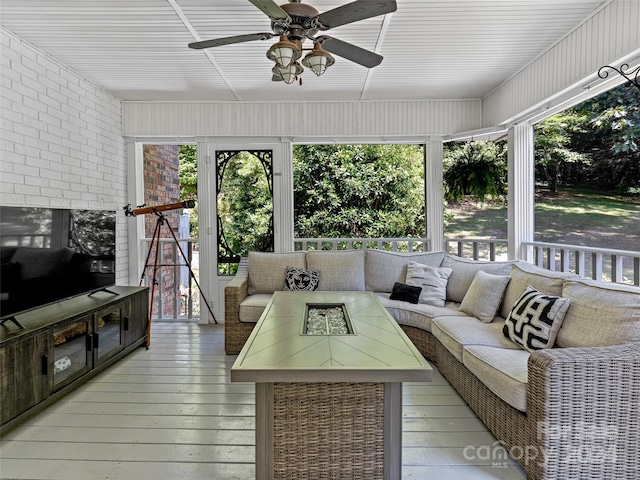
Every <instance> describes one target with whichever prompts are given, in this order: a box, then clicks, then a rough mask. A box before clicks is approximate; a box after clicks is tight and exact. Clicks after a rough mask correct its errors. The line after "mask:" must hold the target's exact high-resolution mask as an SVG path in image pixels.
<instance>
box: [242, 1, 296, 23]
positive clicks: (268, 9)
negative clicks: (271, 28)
mask: <svg viewBox="0 0 640 480" xmlns="http://www.w3.org/2000/svg"><path fill="white" fill-rule="evenodd" d="M249 1H250V2H251V3H253V4H254V5H255V6H256V7H258V8H259V9H260V10H262V11H263V12H264V13H265V14H266V15H268V16H269V17H270V18H275V19H276V20H286V21H287V22H290V21H291V17H289V15H288V14H287V12H285V11H284V10H283V9H282V8H280V5H278V4H277V3H276V2H274V1H273V0H249Z"/></svg>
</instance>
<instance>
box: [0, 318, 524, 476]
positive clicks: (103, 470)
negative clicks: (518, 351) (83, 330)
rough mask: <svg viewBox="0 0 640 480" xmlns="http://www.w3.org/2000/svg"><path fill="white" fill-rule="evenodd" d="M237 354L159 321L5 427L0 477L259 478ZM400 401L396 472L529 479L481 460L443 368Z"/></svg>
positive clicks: (249, 402) (219, 340) (490, 441)
mask: <svg viewBox="0 0 640 480" xmlns="http://www.w3.org/2000/svg"><path fill="white" fill-rule="evenodd" d="M234 360H235V356H227V355H225V354H224V329H223V327H222V326H219V325H214V326H208V325H197V324H185V323H178V324H174V323H158V322H157V323H155V324H154V325H153V328H152V341H151V347H150V349H149V350H145V349H144V348H140V349H139V350H137V351H135V352H133V353H132V354H130V355H129V356H127V357H126V358H124V359H123V360H121V361H120V362H118V363H117V364H115V365H114V366H112V367H111V368H109V369H108V370H107V371H105V372H103V373H101V374H100V375H98V376H97V377H95V378H94V379H93V380H92V381H90V382H88V383H86V384H85V385H83V386H81V387H80V388H79V389H77V390H75V391H74V392H72V393H70V394H69V395H67V396H66V397H64V398H63V399H61V400H60V401H59V402H58V403H56V404H55V405H53V406H51V407H50V408H48V409H47V410H45V411H44V412H42V413H41V414H39V415H38V416H36V417H34V418H33V419H32V420H30V421H28V422H27V423H25V424H23V425H21V426H20V427H18V428H17V429H15V430H14V431H12V432H10V433H9V434H7V435H6V436H5V437H4V438H3V439H2V442H1V445H0V477H1V478H3V479H14V478H16V479H17V478H20V479H64V480H71V479H83V480H92V479H117V480H128V479H135V480H140V479H153V480H162V479H171V480H178V479H189V480H199V479H214V480H227V479H240V480H248V479H252V478H255V466H254V463H253V462H254V392H253V390H254V388H253V384H238V383H231V382H230V379H229V368H230V367H231V365H232V364H233V361H234ZM403 403H404V407H403V449H402V454H403V479H405V480H408V479H435V480H438V479H446V480H490V479H491V480H516V479H517V480H523V479H526V475H525V474H524V472H523V470H522V469H521V468H520V466H519V465H517V464H516V463H515V462H514V461H513V460H510V459H509V460H506V461H505V460H500V459H499V458H498V459H495V458H487V457H488V456H489V457H490V456H491V455H486V454H487V451H495V443H494V442H496V439H495V438H494V437H493V436H492V435H491V433H489V432H488V430H487V429H486V428H485V426H484V425H483V424H482V422H480V420H478V419H477V418H476V416H475V415H474V413H473V412H472V411H471V409H470V408H469V407H468V406H467V405H466V404H465V403H464V401H463V400H462V399H461V398H460V397H459V396H458V395H457V394H456V393H455V391H454V390H453V388H451V386H450V385H449V384H448V383H447V381H446V380H445V379H444V378H443V377H442V376H441V375H440V374H439V373H438V372H435V375H434V381H433V382H432V383H416V384H406V385H405V386H404V400H403ZM478 447H484V450H483V449H480V450H478ZM483 452H484V453H483Z"/></svg>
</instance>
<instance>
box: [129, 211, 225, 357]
mask: <svg viewBox="0 0 640 480" xmlns="http://www.w3.org/2000/svg"><path fill="white" fill-rule="evenodd" d="M153 213H154V214H155V215H156V216H157V217H158V220H157V221H156V227H155V229H154V231H153V236H152V237H151V243H150V244H149V251H148V252H147V258H146V260H145V261H144V270H143V271H142V276H141V277H140V283H139V285H138V286H142V282H143V281H144V278H145V274H146V270H147V268H148V267H150V266H153V277H152V280H151V299H150V306H149V321H148V323H147V343H146V347H147V350H148V349H149V345H150V343H151V321H152V318H153V305H154V303H153V302H154V299H155V298H154V297H155V291H156V285H158V280H157V275H158V269H159V268H160V267H178V266H186V267H187V268H188V269H189V276H190V278H192V279H193V281H194V282H195V284H196V287H198V290H199V291H200V297H201V298H202V301H203V302H204V303H205V305H206V306H207V310H209V313H210V314H211V318H213V321H214V322H215V323H218V320H216V316H215V315H214V314H213V311H212V310H211V307H210V306H209V302H208V301H207V299H206V297H205V295H204V293H203V292H202V289H201V288H200V284H199V283H198V280H197V279H196V277H195V275H194V274H193V270H191V265H190V264H189V260H188V259H187V257H186V255H185V254H184V251H183V250H182V247H181V246H180V242H178V238H177V237H176V234H175V233H174V231H173V229H172V228H171V226H170V225H169V222H168V221H167V218H166V217H165V216H164V214H162V213H161V212H157V211H154V212H153ZM163 225H166V226H167V227H169V232H170V233H171V236H172V237H173V241H174V242H175V245H176V247H177V248H178V251H179V252H180V255H181V256H182V259H183V260H184V265H181V264H171V265H166V264H164V265H163V264H160V263H159V260H160V249H161V245H160V233H161V231H162V226H163ZM154 246H155V259H154V262H153V265H151V264H150V263H149V258H150V257H151V253H152V252H153V248H154Z"/></svg>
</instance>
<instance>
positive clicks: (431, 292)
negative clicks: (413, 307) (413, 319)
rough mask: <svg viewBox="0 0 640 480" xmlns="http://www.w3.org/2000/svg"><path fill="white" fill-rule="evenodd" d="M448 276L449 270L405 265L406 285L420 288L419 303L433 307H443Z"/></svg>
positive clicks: (418, 264)
mask: <svg viewBox="0 0 640 480" xmlns="http://www.w3.org/2000/svg"><path fill="white" fill-rule="evenodd" d="M450 275H451V269H450V268H441V267H432V266H430V265H423V264H421V263H416V262H409V265H407V285H413V286H416V287H421V288H422V292H421V293H420V300H419V303H424V304H427V305H433V306H434V307H444V303H445V301H446V299H447V281H448V280H449V276H450Z"/></svg>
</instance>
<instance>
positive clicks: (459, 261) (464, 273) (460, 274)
mask: <svg viewBox="0 0 640 480" xmlns="http://www.w3.org/2000/svg"><path fill="white" fill-rule="evenodd" d="M512 264H513V262H483V261H480V260H469V259H466V258H460V257H454V256H453V255H446V256H445V257H444V260H442V265H440V266H441V267H446V268H450V269H451V270H452V272H451V276H450V277H449V281H448V283H447V300H450V301H452V302H458V303H460V302H462V300H463V299H464V296H465V294H466V293H467V291H468V290H469V287H470V286H471V282H473V279H474V278H475V276H476V273H477V272H478V271H479V270H482V271H484V272H487V273H492V274H493V275H509V272H510V271H511V265H512Z"/></svg>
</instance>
